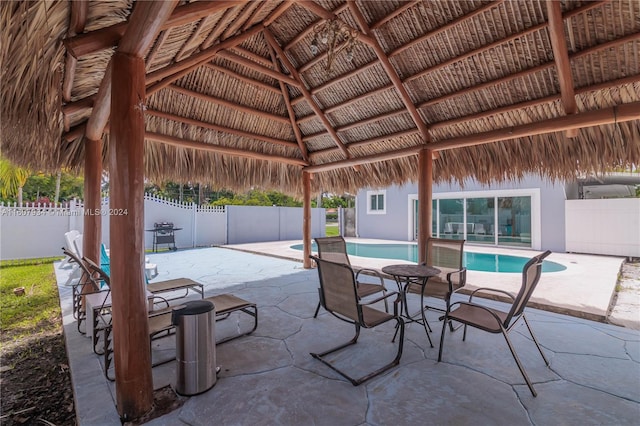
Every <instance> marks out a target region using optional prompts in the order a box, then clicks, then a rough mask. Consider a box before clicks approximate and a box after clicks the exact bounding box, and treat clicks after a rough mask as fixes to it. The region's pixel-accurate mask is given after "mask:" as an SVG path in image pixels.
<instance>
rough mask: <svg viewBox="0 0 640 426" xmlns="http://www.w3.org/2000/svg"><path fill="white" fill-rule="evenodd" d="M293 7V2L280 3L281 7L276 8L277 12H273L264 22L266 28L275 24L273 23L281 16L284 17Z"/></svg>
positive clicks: (291, 0)
mask: <svg viewBox="0 0 640 426" xmlns="http://www.w3.org/2000/svg"><path fill="white" fill-rule="evenodd" d="M291 6H293V0H285V1H283V2H282V3H280V6H278V7H276V8H275V10H274V11H273V12H271V14H270V15H269V16H267V18H266V19H265V20H264V21H262V22H263V24H264V26H265V27H268V26H269V25H271V24H273V22H274V21H275V20H276V19H278V18H279V17H280V16H282V14H283V13H285V12H286V11H287V10H289V8H290V7H291Z"/></svg>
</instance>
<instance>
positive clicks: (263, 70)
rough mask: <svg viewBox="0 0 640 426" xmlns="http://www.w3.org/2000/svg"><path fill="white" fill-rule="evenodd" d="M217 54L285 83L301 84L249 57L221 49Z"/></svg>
mask: <svg viewBox="0 0 640 426" xmlns="http://www.w3.org/2000/svg"><path fill="white" fill-rule="evenodd" d="M218 56H219V57H221V58H224V59H227V60H229V61H232V62H235V63H237V64H240V65H244V66H245V67H247V68H249V69H251V70H254V71H257V72H260V73H262V74H265V75H268V76H269V77H271V78H275V79H276V80H278V81H283V82H285V83H287V84H291V85H292V86H296V87H300V86H301V85H302V84H301V83H300V82H299V81H298V80H296V79H295V78H293V77H291V76H288V75H286V74H283V73H281V72H279V71H276V70H272V69H271V68H266V67H263V66H261V65H258V64H256V63H255V62H253V61H251V60H249V59H245V58H243V57H242V56H240V55H236V54H235V53H231V52H229V51H225V50H223V51H221V52H220V53H219V54H218Z"/></svg>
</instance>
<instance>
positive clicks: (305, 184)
mask: <svg viewBox="0 0 640 426" xmlns="http://www.w3.org/2000/svg"><path fill="white" fill-rule="evenodd" d="M302 192H303V201H302V203H303V204H302V242H303V246H304V248H303V253H304V254H303V257H304V259H303V262H304V268H305V269H309V268H311V259H309V256H310V255H311V173H308V172H302Z"/></svg>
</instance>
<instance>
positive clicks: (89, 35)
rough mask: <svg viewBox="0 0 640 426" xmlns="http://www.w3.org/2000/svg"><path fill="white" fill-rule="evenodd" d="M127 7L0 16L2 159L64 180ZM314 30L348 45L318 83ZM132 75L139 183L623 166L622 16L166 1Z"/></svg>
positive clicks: (578, 10)
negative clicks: (141, 119) (169, 4)
mask: <svg viewBox="0 0 640 426" xmlns="http://www.w3.org/2000/svg"><path fill="white" fill-rule="evenodd" d="M132 4H133V7H135V3H132V2H131V1H109V2H103V1H60V2H50V1H32V2H1V3H0V12H1V17H0V19H1V20H0V33H1V38H0V42H1V45H2V48H1V53H0V60H1V64H0V65H1V69H2V71H1V72H2V75H1V77H0V80H1V81H2V87H1V91H0V93H1V96H2V105H1V126H2V128H1V129H2V135H1V143H2V151H3V155H5V156H7V157H9V158H10V159H12V160H14V161H16V162H18V163H19V164H22V165H28V166H31V167H34V168H41V169H54V168H57V167H60V166H66V167H75V168H77V169H80V168H81V167H82V165H83V155H84V151H83V141H84V137H85V133H87V132H95V129H96V128H97V129H99V134H98V137H100V136H101V135H102V132H101V131H100V130H101V127H100V126H98V127H95V126H94V125H93V124H90V125H88V124H87V123H88V121H89V122H90V121H91V120H94V119H95V118H96V117H93V116H92V115H94V116H95V115H97V113H96V112H95V111H96V110H97V109H98V107H97V106H96V104H98V103H100V102H102V100H101V99H100V96H101V95H100V94H99V93H98V89H99V87H100V85H101V82H102V80H103V76H104V75H105V70H106V68H107V65H108V64H109V60H110V58H111V55H112V54H113V52H114V50H115V46H117V42H118V40H119V39H120V37H121V36H122V34H123V33H124V31H125V30H126V21H127V19H128V17H129V15H130V14H131V10H132ZM334 16H336V17H337V18H338V20H339V21H340V22H342V23H344V24H346V25H348V26H349V27H351V28H353V29H356V30H357V31H358V35H357V37H358V42H357V43H356V44H355V46H354V50H353V61H351V62H350V61H348V60H347V59H346V53H345V51H342V52H340V53H339V54H338V55H337V56H336V58H335V60H334V62H333V66H332V68H331V69H330V70H329V71H326V69H325V67H326V64H327V59H326V54H324V51H325V47H324V46H323V45H322V44H320V46H319V47H320V53H319V54H317V55H314V54H313V53H312V49H311V44H312V41H313V40H314V35H315V32H314V26H316V25H317V24H321V23H323V22H326V21H327V20H330V19H332V18H333V17H334ZM146 67H147V100H146V107H147V111H146V112H147V118H146V131H147V136H146V140H147V142H146V146H145V149H146V159H145V161H146V164H145V167H146V175H147V176H148V177H149V178H152V179H159V180H164V179H172V180H182V181H184V180H192V181H201V182H207V183H212V184H214V185H216V186H219V187H230V188H246V187H247V186H250V185H259V186H263V187H269V188H275V189H280V190H283V191H285V192H289V193H299V192H300V175H301V173H300V170H301V169H302V168H305V170H308V171H313V172H314V179H313V181H312V185H313V188H314V189H316V190H317V189H320V188H322V189H324V190H334V191H340V190H351V191H353V190H355V189H357V188H359V187H362V186H365V185H373V186H383V185H388V184H390V183H402V182H406V181H407V180H412V179H416V177H417V176H416V175H417V171H418V166H417V160H416V158H417V157H416V153H417V152H418V151H419V150H420V149H421V148H423V147H425V146H427V147H432V148H433V149H434V150H435V151H436V152H437V155H436V157H435V160H434V179H435V180H436V181H442V180H462V179H464V178H465V177H468V176H471V177H474V178H476V179H478V180H479V181H484V182H488V181H491V180H494V179H498V180H500V179H512V178H515V179H517V178H518V177H521V176H522V175H523V174H525V173H529V172H532V173H537V174H541V175H543V176H547V177H549V178H551V179H556V178H570V177H572V176H574V175H575V174H576V173H581V172H600V171H603V170H605V169H607V168H611V167H614V166H622V167H625V166H629V165H631V164H636V165H637V164H639V163H640V120H639V119H638V115H639V113H638V112H637V111H639V110H640V106H639V105H640V104H638V102H640V3H639V2H638V1H637V0H619V1H617V0H616V1H570V0H565V1H562V2H558V3H555V2H553V3H549V4H547V2H546V1H543V0H538V1H495V2H487V1H484V0H478V1H475V0H470V1H464V2H461V1H453V0H451V1H446V0H440V1H408V2H407V1H395V0H385V1H382V0H380V1H376V0H367V1H362V0H357V1H355V2H352V1H349V2H345V1H342V0H332V1H326V0H315V1H313V2H312V1H288V0H287V1H279V0H271V1H213V2H186V1H185V2H180V3H179V5H178V6H177V8H176V9H175V10H174V12H173V15H172V16H171V18H170V19H169V20H168V21H167V22H166V23H165V25H164V26H163V27H162V31H160V33H159V34H158V36H157V38H156V39H155V41H154V43H153V47H152V48H151V49H150V51H149V53H148V54H147V57H146ZM114 78H126V76H114ZM612 107H616V108H612ZM567 115H571V116H572V117H573V118H574V119H572V120H568V119H566V118H563V117H565V116H567ZM573 129H578V130H573ZM572 132H573V133H575V135H573V134H572ZM87 135H89V133H87ZM102 137H103V140H104V141H105V148H104V152H105V153H106V151H107V149H108V148H107V146H108V142H109V136H108V127H107V128H106V131H105V133H104V136H102ZM489 142H490V143H489ZM358 163H362V164H358ZM340 165H342V166H344V165H346V166H348V167H339V168H337V167H336V166H340ZM107 167H108V165H107Z"/></svg>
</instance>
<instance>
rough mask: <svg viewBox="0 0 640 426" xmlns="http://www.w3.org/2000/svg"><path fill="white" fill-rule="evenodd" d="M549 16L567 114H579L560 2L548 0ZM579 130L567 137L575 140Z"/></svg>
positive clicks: (559, 81)
mask: <svg viewBox="0 0 640 426" xmlns="http://www.w3.org/2000/svg"><path fill="white" fill-rule="evenodd" d="M547 14H548V15H549V38H550V39H551V48H552V49H553V60H554V61H555V64H556V69H557V72H558V84H559V86H560V95H561V98H562V106H563V107H564V112H565V114H575V113H576V112H578V105H577V104H576V96H575V91H574V88H573V77H572V76H571V64H570V63H569V50H568V49H567V40H566V38H565V35H564V21H563V20H562V9H561V8H560V2H558V1H551V0H547ZM576 136H578V130H577V129H574V130H572V131H569V132H567V137H569V138H575V137H576Z"/></svg>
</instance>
